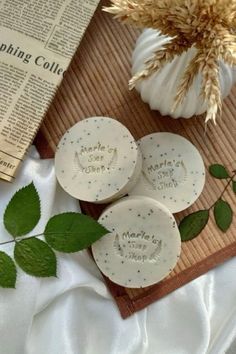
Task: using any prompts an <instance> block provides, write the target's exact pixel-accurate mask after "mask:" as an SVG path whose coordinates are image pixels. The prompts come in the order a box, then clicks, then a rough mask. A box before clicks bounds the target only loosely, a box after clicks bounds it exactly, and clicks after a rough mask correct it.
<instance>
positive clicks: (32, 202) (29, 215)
mask: <svg viewBox="0 0 236 354" xmlns="http://www.w3.org/2000/svg"><path fill="white" fill-rule="evenodd" d="M40 214H41V213H40V199H39V195H38V192H37V190H36V188H35V186H34V184H33V183H31V184H29V185H28V186H26V187H24V188H22V189H20V190H19V191H18V192H16V193H15V195H14V196H13V197H12V199H11V201H10V202H9V204H8V206H7V208H6V210H5V213H4V226H5V228H6V229H7V231H8V232H9V233H10V234H11V235H12V236H13V237H17V236H18V237H19V236H24V235H26V234H28V233H29V232H30V231H32V230H33V229H34V228H35V226H36V225H37V223H38V221H39V219H40Z"/></svg>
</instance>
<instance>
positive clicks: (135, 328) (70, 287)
mask: <svg viewBox="0 0 236 354" xmlns="http://www.w3.org/2000/svg"><path fill="white" fill-rule="evenodd" d="M32 180H33V181H34V183H35V185H36V187H37V189H38V191H39V193H40V196H41V198H42V218H41V220H40V223H39V224H38V226H37V227H36V228H35V230H34V233H39V232H41V231H42V230H43V229H44V226H45V223H46V222H47V220H48V219H49V217H50V216H52V215H53V214H56V213H60V212H63V211H74V210H79V205H78V203H77V201H75V200H73V199H72V198H70V197H69V196H68V195H66V194H65V193H64V192H63V191H62V190H61V189H60V187H59V186H58V185H57V183H56V180H55V175H54V168H53V161H52V160H49V161H40V160H39V159H38V157H37V156H36V155H35V151H33V150H32V151H31V157H28V158H27V160H26V161H25V163H24V165H23V168H22V169H21V171H20V174H19V175H18V178H17V179H16V181H15V182H14V183H13V184H8V183H5V182H2V181H1V182H0V200H1V201H0V220H1V221H0V240H1V241H4V240H8V239H9V236H8V235H7V233H6V231H5V230H4V228H3V226H2V216H3V212H4V208H5V206H6V204H7V202H8V200H9V199H10V198H11V196H12V195H13V193H14V192H15V191H16V190H18V189H19V188H20V187H21V186H24V185H27V184H29V183H30V182H31V181H32ZM0 248H1V249H4V250H5V251H6V252H8V253H9V254H12V245H6V246H4V247H3V246H0ZM235 275H236V259H232V260H231V261H229V262H227V263H225V264H224V265H223V266H220V267H218V268H217V269H215V270H213V271H211V272H209V273H208V274H206V275H204V276H202V277H200V278H198V279H196V280H195V281H193V282H191V283H190V284H188V285H186V286H184V287H182V288H181V289H179V290H177V291H175V292H174V293H172V294H171V295H169V296H167V297H165V298H164V299H162V300H160V301H158V302H156V303H155V304H153V305H151V306H149V307H148V308H147V309H145V310H143V311H141V312H139V313H137V314H135V315H133V316H132V317H130V318H128V319H127V320H122V319H121V317H120V314H119V311H118V309H117V307H116V304H115V302H114V300H113V299H112V298H111V295H110V294H109V292H108V290H107V288H106V286H105V285H104V282H103V279H102V276H101V274H100V272H99V271H98V269H97V267H96V265H95V264H94V262H93V261H92V260H91V258H90V256H89V255H88V254H87V252H86V251H84V252H80V253H78V254H74V255H62V254H58V278H55V279H54V278H50V279H42V280H39V279H36V278H33V277H30V276H28V275H26V274H24V273H23V272H21V271H20V270H19V269H18V280H17V288H16V290H8V289H0V354H206V353H207V354H223V353H225V351H226V350H229V351H228V353H230V354H235V353H236V346H235V344H232V343H233V338H235V337H236V277H235ZM230 345H231V349H229V347H230Z"/></svg>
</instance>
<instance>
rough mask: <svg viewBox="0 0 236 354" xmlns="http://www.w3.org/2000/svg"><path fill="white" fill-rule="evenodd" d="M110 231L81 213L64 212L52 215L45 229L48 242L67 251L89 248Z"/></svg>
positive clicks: (57, 248) (60, 249) (62, 250)
mask: <svg viewBox="0 0 236 354" xmlns="http://www.w3.org/2000/svg"><path fill="white" fill-rule="evenodd" d="M108 233H109V231H108V230H106V229H105V228H104V227H103V226H102V225H100V224H99V223H98V222H97V221H96V220H94V219H92V218H91V217H89V216H86V215H83V214H79V213H64V214H59V215H56V216H54V217H52V218H51V219H50V220H49V221H48V223H47V225H46V228H45V231H44V235H45V238H46V241H47V242H48V244H49V245H50V246H51V247H52V248H54V249H55V250H57V251H60V252H65V253H72V252H78V251H81V250H82V249H85V248H88V247H89V246H91V244H92V243H94V242H95V241H97V240H99V239H100V238H101V237H102V236H104V235H106V234H108Z"/></svg>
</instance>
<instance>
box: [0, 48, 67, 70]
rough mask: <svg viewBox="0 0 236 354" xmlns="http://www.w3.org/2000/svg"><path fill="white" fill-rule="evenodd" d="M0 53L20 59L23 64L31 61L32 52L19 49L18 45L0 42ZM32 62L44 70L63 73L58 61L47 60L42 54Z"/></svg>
mask: <svg viewBox="0 0 236 354" xmlns="http://www.w3.org/2000/svg"><path fill="white" fill-rule="evenodd" d="M0 53H5V54H8V55H11V56H14V57H16V58H17V59H20V60H22V62H23V63H24V64H29V63H30V62H31V61H32V58H33V56H32V54H30V53H27V52H26V51H24V50H21V49H20V47H14V46H13V45H12V44H9V45H7V44H5V43H0ZM34 64H35V65H36V66H38V67H41V68H42V69H44V70H47V71H50V72H51V73H52V74H56V75H63V74H64V72H65V70H64V69H63V68H62V67H61V65H60V64H59V63H56V62H55V61H50V60H47V59H46V58H45V57H44V56H43V55H39V56H37V57H36V58H34Z"/></svg>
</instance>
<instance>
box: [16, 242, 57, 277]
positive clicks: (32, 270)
mask: <svg viewBox="0 0 236 354" xmlns="http://www.w3.org/2000/svg"><path fill="white" fill-rule="evenodd" d="M14 257H15V260H16V262H17V264H18V265H19V267H21V268H22V269H23V270H24V271H25V272H26V273H27V274H30V275H34V276H35V277H52V276H56V268H57V262H56V256H55V253H54V252H53V250H52V249H51V248H50V247H49V246H48V245H47V244H46V243H45V242H43V241H41V240H38V239H37V238H28V239H26V240H22V241H20V242H17V243H16V245H15V249H14Z"/></svg>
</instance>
